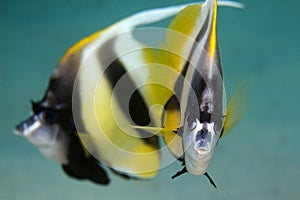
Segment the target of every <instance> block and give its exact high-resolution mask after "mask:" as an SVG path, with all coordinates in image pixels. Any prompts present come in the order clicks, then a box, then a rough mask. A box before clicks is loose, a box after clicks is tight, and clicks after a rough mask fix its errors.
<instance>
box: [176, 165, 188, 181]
mask: <svg viewBox="0 0 300 200" xmlns="http://www.w3.org/2000/svg"><path fill="white" fill-rule="evenodd" d="M186 172H187V170H186V167H184V168H183V169H182V170H181V171H178V172H177V173H176V174H174V175H173V176H172V179H174V178H176V177H178V176H180V175H182V174H184V173H186Z"/></svg>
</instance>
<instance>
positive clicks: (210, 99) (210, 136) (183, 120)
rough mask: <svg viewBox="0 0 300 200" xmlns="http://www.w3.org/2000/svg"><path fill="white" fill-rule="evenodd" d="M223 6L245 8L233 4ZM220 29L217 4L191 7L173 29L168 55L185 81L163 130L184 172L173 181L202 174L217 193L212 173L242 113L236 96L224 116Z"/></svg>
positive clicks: (211, 0) (172, 101)
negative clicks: (216, 155)
mask: <svg viewBox="0 0 300 200" xmlns="http://www.w3.org/2000/svg"><path fill="white" fill-rule="evenodd" d="M220 3H221V1H220ZM222 5H225V6H233V7H241V4H238V3H235V2H229V1H226V2H225V1H223V2H222ZM216 26H217V1H216V0H207V1H205V2H204V3H203V4H196V5H190V6H187V7H186V8H185V9H183V10H182V11H181V12H180V13H179V14H177V15H176V17H175V18H174V19H173V20H172V22H171V23H170V25H169V29H170V30H169V31H168V33H167V36H166V49H167V50H168V51H169V52H171V53H170V55H169V58H170V60H171V62H172V64H173V65H172V66H173V67H174V68H175V69H176V70H178V71H179V72H180V74H181V76H179V77H178V78H177V81H176V83H175V86H174V95H173V96H172V97H171V98H170V99H169V101H168V102H167V104H166V105H165V110H166V112H165V113H164V115H163V122H164V129H162V130H163V136H164V140H165V142H166V143H167V145H168V147H169V149H170V151H171V152H172V153H173V154H174V155H175V156H176V157H177V158H178V159H180V160H182V161H183V163H184V166H185V167H184V168H183V169H182V170H181V171H179V172H178V173H177V174H175V175H174V176H173V178H175V177H177V176H179V175H181V174H183V173H185V172H189V173H191V174H194V175H202V174H203V175H205V176H206V177H207V178H208V179H209V180H210V182H211V183H212V184H213V186H214V187H216V185H215V184H214V182H213V180H212V179H211V178H210V176H209V175H208V173H207V168H208V166H209V163H210V161H211V158H212V156H213V154H214V150H215V147H216V145H217V143H218V141H219V139H220V137H221V136H223V135H224V134H225V132H227V131H228V130H229V129H230V127H232V126H233V125H234V124H236V123H237V121H238V119H239V116H240V115H241V113H242V109H240V107H239V105H240V101H239V100H238V95H237V94H235V95H233V98H232V99H231V101H230V103H229V106H228V108H227V111H226V114H225V115H224V113H223V90H224V87H223V73H222V66H221V61H220V54H219V49H218V42H217V30H216ZM172 129H173V130H174V129H176V130H175V131H172ZM174 133H176V134H174Z"/></svg>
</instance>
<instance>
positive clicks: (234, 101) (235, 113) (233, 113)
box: [222, 83, 246, 137]
mask: <svg viewBox="0 0 300 200" xmlns="http://www.w3.org/2000/svg"><path fill="white" fill-rule="evenodd" d="M245 96H246V94H245V86H244V83H241V84H239V86H238V87H237V88H236V89H235V91H234V93H233V95H232V97H231V99H230V101H229V104H228V106H227V110H226V114H225V121H224V132H223V135H222V137H223V136H225V135H226V134H227V133H228V132H229V131H230V130H231V129H232V128H233V127H234V126H235V125H237V123H238V122H239V120H240V119H241V117H242V116H243V115H244V113H245V101H246V97H245Z"/></svg>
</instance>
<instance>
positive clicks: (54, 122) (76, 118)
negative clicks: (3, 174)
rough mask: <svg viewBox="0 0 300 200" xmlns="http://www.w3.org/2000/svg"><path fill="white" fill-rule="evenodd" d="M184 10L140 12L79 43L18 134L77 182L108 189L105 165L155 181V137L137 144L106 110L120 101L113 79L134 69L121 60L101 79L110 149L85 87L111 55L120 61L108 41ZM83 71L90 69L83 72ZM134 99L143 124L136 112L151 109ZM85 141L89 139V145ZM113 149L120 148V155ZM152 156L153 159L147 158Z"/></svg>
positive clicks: (102, 115) (100, 96) (64, 59)
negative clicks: (98, 125) (92, 183)
mask: <svg viewBox="0 0 300 200" xmlns="http://www.w3.org/2000/svg"><path fill="white" fill-rule="evenodd" d="M185 6H186V5H178V6H171V7H166V8H158V9H152V10H146V11H143V12H139V13H137V14H134V15H132V16H130V17H127V18H125V19H123V20H121V21H119V22H117V23H115V24H113V25H111V26H109V27H108V28H106V29H104V30H101V31H99V32H96V33H94V34H92V35H90V36H88V37H86V38H84V39H82V40H80V41H79V42H78V43H76V44H75V45H74V46H72V47H71V48H70V49H69V50H68V51H67V52H66V53H65V55H64V56H63V57H62V59H61V60H60V62H59V64H58V65H57V68H56V69H55V71H54V72H53V74H52V75H51V77H50V81H49V84H48V88H47V90H46V92H45V95H44V97H43V98H42V100H40V101H37V102H32V111H33V114H32V116H30V117H29V118H28V119H26V120H24V121H22V122H21V123H20V124H18V125H17V126H16V127H15V133H16V134H17V135H21V136H23V137H25V138H27V139H28V140H29V142H31V143H32V144H33V145H35V146H36V147H37V148H38V149H39V150H40V152H41V153H42V154H43V155H44V156H46V157H47V158H49V159H52V160H54V161H56V162H58V163H60V164H61V165H62V168H63V170H64V171H65V172H66V173H67V174H68V175H70V176H71V177H74V178H77V179H89V180H91V181H93V182H95V183H98V184H104V185H106V184H108V183H109V178H108V176H107V173H106V171H105V168H104V167H103V162H104V164H105V165H107V167H108V168H109V169H111V170H112V171H113V172H115V173H117V174H119V175H120V176H122V177H125V178H128V177H136V178H151V177H153V176H154V175H155V174H156V170H157V169H158V165H159V153H158V152H157V151H156V150H157V148H158V140H157V136H152V137H149V138H146V139H143V138H133V137H132V136H130V135H127V134H125V133H123V132H122V131H121V130H120V129H119V127H118V126H117V125H116V124H115V123H113V119H112V118H113V117H112V116H111V113H112V112H111V110H109V108H108V106H107V105H108V104H107V103H110V102H111V101H112V100H113V101H118V100H116V99H115V97H111V96H110V95H111V93H112V89H111V86H112V85H113V84H114V83H115V82H114V81H115V78H116V77H115V76H118V74H119V75H122V73H124V70H125V71H126V70H127V69H126V67H128V65H130V64H128V63H127V62H125V61H124V62H123V60H116V61H115V62H113V63H111V64H110V65H109V67H108V69H109V70H108V71H106V74H105V75H104V76H103V77H104V78H103V79H102V80H103V82H102V83H103V84H102V86H101V87H104V88H102V89H104V90H101V92H100V94H98V93H96V96H97V98H98V100H99V101H100V102H98V104H97V105H98V106H100V107H99V112H100V116H97V117H98V118H100V119H102V118H105V119H107V121H105V123H106V126H104V129H105V131H106V133H107V135H104V136H103V135H102V136H103V137H105V138H109V139H110V142H109V143H110V144H108V143H107V141H106V140H105V138H104V139H103V138H101V136H100V138H98V137H96V136H97V134H98V133H99V129H97V126H96V125H97V122H95V121H93V119H92V118H93V117H94V112H93V113H89V110H90V107H92V108H91V109H92V110H93V109H94V107H93V106H92V105H93V104H92V102H91V101H90V100H91V99H89V97H91V96H90V95H89V92H90V91H91V90H89V89H88V87H89V85H87V84H88V83H90V81H91V80H93V78H96V79H97V78H98V76H99V75H100V74H101V73H102V72H101V66H99V65H101V64H99V63H101V62H100V61H105V60H107V59H109V56H110V55H113V54H116V55H117V51H116V50H115V49H114V47H115V44H118V42H117V41H115V43H114V44H112V43H109V42H106V41H109V38H113V37H115V38H118V36H117V35H118V34H120V33H122V32H126V31H129V30H131V29H133V28H135V27H136V26H139V25H146V24H150V23H153V22H157V21H160V20H163V19H165V18H167V17H170V16H172V15H175V14H177V13H178V12H179V11H180V10H181V9H182V8H184V7H185ZM129 37H130V36H129ZM126 42H127V43H126V45H131V43H130V42H132V43H133V45H138V46H142V45H141V44H140V43H139V42H138V41H135V40H134V39H131V38H130V39H129V40H126ZM95 49H101V50H100V51H98V52H97V55H96V57H93V56H90V54H93V53H92V52H93V51H95ZM91 58H95V59H96V60H97V61H96V63H89V61H90V59H91ZM129 59H130V58H129ZM82 65H87V66H85V67H82ZM129 67H130V66H129ZM81 68H83V69H81ZM99 69H100V71H99ZM85 70H91V71H88V73H85V72H87V71H85ZM122 70H123V71H122ZM79 71H80V73H79ZM74 84H75V85H76V86H75V87H74ZM92 90H93V88H92ZM134 96H135V97H136V98H135V99H136V100H135V101H134V104H135V105H136V108H135V111H133V112H134V113H135V115H136V117H137V118H139V116H141V115H140V114H139V112H137V111H142V112H143V111H144V110H145V109H147V105H146V104H145V102H144V101H143V98H141V97H140V96H139V93H138V92H137V93H136V94H135V95H134ZM101 101H102V102H101ZM103 103H104V105H103ZM74 110H75V111H74ZM96 114H97V113H96ZM98 114H99V113H98ZM142 114H144V113H142ZM147 116H148V115H147ZM147 116H146V117H147ZM110 120H111V121H110ZM138 120H139V122H138V123H143V122H144V121H145V117H141V118H139V119H138ZM143 120H144V121H143ZM95 127H96V128H95ZM95 135H96V136H95ZM94 136H95V137H94ZM86 138H89V139H88V141H87V140H86ZM93 140H94V141H93ZM114 143H117V145H116V146H117V149H116V148H115V147H116V146H115V144H114ZM94 144H95V145H94ZM111 144H113V145H111ZM120 149H121V151H120ZM128 152H129V153H128ZM148 152H151V153H150V154H149V155H148V156H147V153H148ZM152 152H153V153H152ZM144 155H146V156H144ZM102 161H103V162H102Z"/></svg>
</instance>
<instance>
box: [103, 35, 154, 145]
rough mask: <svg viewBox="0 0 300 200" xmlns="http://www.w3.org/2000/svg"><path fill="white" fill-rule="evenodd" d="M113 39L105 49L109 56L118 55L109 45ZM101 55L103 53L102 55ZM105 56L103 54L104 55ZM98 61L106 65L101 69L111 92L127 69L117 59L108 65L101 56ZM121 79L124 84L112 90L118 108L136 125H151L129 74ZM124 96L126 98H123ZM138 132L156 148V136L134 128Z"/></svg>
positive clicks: (146, 109) (144, 104)
mask: <svg viewBox="0 0 300 200" xmlns="http://www.w3.org/2000/svg"><path fill="white" fill-rule="evenodd" d="M113 43H114V41H109V43H108V46H107V48H106V49H105V50H106V53H105V54H106V55H108V56H109V57H110V58H118V56H115V52H114V51H113V49H111V47H114V45H113ZM102 56H103V55H102ZM104 56H105V55H104ZM99 63H100V66H103V67H106V68H104V69H101V71H103V70H104V76H105V77H106V78H107V80H108V82H109V84H110V87H111V90H112V93H113V90H114V88H115V86H116V84H117V83H118V81H119V80H120V78H122V76H124V75H126V73H127V70H126V68H125V66H124V65H123V63H121V61H120V60H119V59H115V60H113V61H112V62H111V63H110V64H109V65H108V66H107V65H105V64H104V63H102V60H101V57H99ZM124 78H126V79H123V80H122V81H124V80H125V82H124V84H123V82H122V84H118V90H117V92H114V95H116V96H115V98H116V100H117V102H118V105H119V106H120V109H122V112H123V113H124V114H125V115H126V114H128V112H129V114H130V116H127V117H128V119H129V120H130V119H132V121H133V123H134V124H136V125H138V126H152V124H151V118H150V116H149V112H148V107H147V105H146V103H145V101H144V99H143V97H142V95H141V94H140V93H139V91H138V88H136V85H135V83H134V82H133V80H132V79H131V77H130V76H129V75H127V76H125V77H124ZM130 92H133V93H132V95H131V97H130V99H129V105H128V104H127V103H128V95H129V94H128V93H130ZM124 97H125V98H126V99H124ZM135 131H137V132H138V133H139V135H140V136H141V139H143V141H144V142H145V143H147V144H150V145H151V146H153V147H155V148H158V138H157V136H153V135H152V134H151V133H148V132H146V131H144V130H135Z"/></svg>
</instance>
